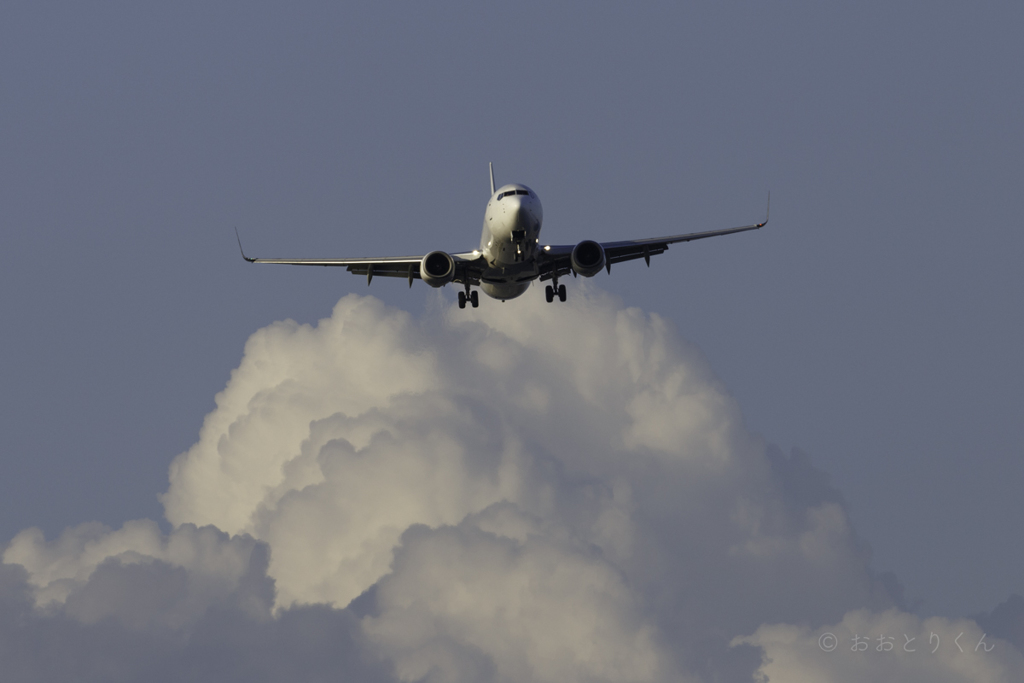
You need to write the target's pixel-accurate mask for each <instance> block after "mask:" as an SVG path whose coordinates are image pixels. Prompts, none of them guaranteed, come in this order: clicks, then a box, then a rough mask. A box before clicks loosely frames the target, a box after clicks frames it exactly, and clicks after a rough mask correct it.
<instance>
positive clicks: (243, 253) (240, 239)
mask: <svg viewBox="0 0 1024 683" xmlns="http://www.w3.org/2000/svg"><path fill="white" fill-rule="evenodd" d="M235 239H236V240H238V251H240V252H242V258H244V259H245V260H246V261H248V262H249V263H255V262H256V259H254V258H249V257H248V256H246V255H245V249H242V238H241V237H239V236H238V228H235Z"/></svg>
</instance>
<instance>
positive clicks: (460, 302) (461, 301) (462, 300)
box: [459, 292, 466, 308]
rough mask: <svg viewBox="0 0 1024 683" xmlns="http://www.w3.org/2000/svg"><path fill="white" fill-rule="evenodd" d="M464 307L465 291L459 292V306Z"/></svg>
mask: <svg viewBox="0 0 1024 683" xmlns="http://www.w3.org/2000/svg"><path fill="white" fill-rule="evenodd" d="M465 307H466V293H465V292H459V308H465Z"/></svg>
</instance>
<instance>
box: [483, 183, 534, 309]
mask: <svg viewBox="0 0 1024 683" xmlns="http://www.w3.org/2000/svg"><path fill="white" fill-rule="evenodd" d="M543 220H544V210H543V208H542V207H541V204H540V199H539V198H538V197H537V195H536V193H534V191H533V190H531V189H530V188H528V187H527V186H526V185H519V184H518V183H513V184H511V185H505V186H503V187H501V188H499V189H498V191H497V192H495V193H494V194H493V195H492V196H491V199H490V201H488V202H487V210H486V211H485V212H484V230H483V235H481V237H480V251H481V252H482V254H483V256H484V258H485V259H486V260H487V268H486V269H485V270H484V272H483V274H482V275H481V277H480V289H482V290H483V291H484V293H485V294H487V295H488V296H490V297H493V298H495V299H502V300H504V299H514V298H515V297H517V296H519V295H520V294H522V293H523V292H525V291H526V290H527V289H528V288H529V286H530V282H532V281H533V280H535V279H537V277H538V276H539V274H540V273H539V271H538V264H537V249H539V248H540V247H539V239H540V227H541V223H542V222H543Z"/></svg>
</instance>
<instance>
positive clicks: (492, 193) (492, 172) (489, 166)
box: [487, 161, 494, 196]
mask: <svg viewBox="0 0 1024 683" xmlns="http://www.w3.org/2000/svg"><path fill="white" fill-rule="evenodd" d="M487 167H488V168H489V169H491V196H494V164H493V163H491V162H490V161H488V162H487Z"/></svg>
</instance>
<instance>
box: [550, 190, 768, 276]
mask: <svg viewBox="0 0 1024 683" xmlns="http://www.w3.org/2000/svg"><path fill="white" fill-rule="evenodd" d="M770 211H771V195H769V196H768V210H767V211H765V216H764V220H763V221H761V222H760V223H754V224H753V225H741V226H739V227H736V228H724V229H722V230H705V231H703V232H688V233H685V234H682V235H668V236H665V237H649V238H646V239H639V240H622V241H618V242H601V248H602V249H604V255H605V267H606V268H607V269H608V272H609V273H610V272H611V269H612V264H613V263H622V262H624V261H632V260H634V259H638V258H642V259H644V260H645V261H647V265H648V266H650V265H651V257H652V256H656V255H658V254H662V253H664V252H665V251H667V250H668V246H669V245H670V244H676V243H679V242H692V241H694V240H702V239H705V238H708V237H718V236H719V235H731V234H733V233H736V232H746V231H748V230H758V229H759V228H763V227H764V226H766V225H768V214H769V212H770ZM575 246H576V245H575V244H562V245H557V246H555V245H552V246H551V247H545V251H544V253H545V254H546V258H545V261H544V264H543V265H542V266H541V268H540V270H541V276H540V279H541V280H550V279H552V278H556V277H562V276H563V275H568V274H569V273H571V272H572V265H571V264H570V262H569V261H570V256H571V255H572V250H573V248H574V247H575Z"/></svg>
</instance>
